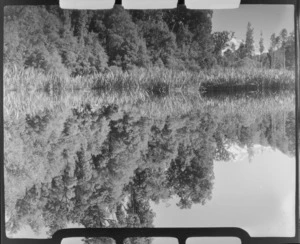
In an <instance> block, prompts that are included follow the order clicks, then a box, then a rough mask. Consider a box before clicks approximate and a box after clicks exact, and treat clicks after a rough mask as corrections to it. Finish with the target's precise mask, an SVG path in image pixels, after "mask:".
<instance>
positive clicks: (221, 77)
mask: <svg viewBox="0 0 300 244" xmlns="http://www.w3.org/2000/svg"><path fill="white" fill-rule="evenodd" d="M203 75H204V76H203V80H202V82H201V87H200V90H203V91H207V92H210V91H221V90H233V91H239V90H267V89H272V90H279V89H280V90H282V89H283V90H287V89H289V90H292V89H294V88H295V72H293V71H289V70H277V69H258V68H255V69H254V68H253V69H249V68H248V69H246V68H240V69H213V70H210V71H209V72H205V73H204V74H203Z"/></svg>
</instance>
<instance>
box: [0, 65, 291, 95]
mask: <svg viewBox="0 0 300 244" xmlns="http://www.w3.org/2000/svg"><path fill="white" fill-rule="evenodd" d="M4 88H5V91H21V92H22V91H25V90H30V91H32V90H33V91H46V92H48V93H52V92H57V91H61V90H72V91H74V90H82V89H90V90H118V91H120V90H126V91H132V90H145V91H146V92H147V93H149V94H152V95H154V96H165V95H167V94H168V93H169V91H170V90H171V89H178V90H189V89H192V90H200V91H207V92H210V91H218V90H267V89H273V90H274V89H277V90H279V89H280V90H283V89H284V90H286V89H289V90H293V89H294V88H295V75H294V72H293V71H288V70H269V69H212V70H207V71H200V72H190V71H179V70H171V69H162V68H155V67H153V68H149V69H144V68H139V69H138V68H136V69H133V70H130V71H122V70H113V71H110V70H107V71H106V72H103V73H98V74H93V75H88V76H82V77H81V76H77V77H69V76H68V75H60V76H58V75H56V74H48V75H46V74H43V73H41V72H38V71H37V70H34V69H24V68H16V67H5V68H4Z"/></svg>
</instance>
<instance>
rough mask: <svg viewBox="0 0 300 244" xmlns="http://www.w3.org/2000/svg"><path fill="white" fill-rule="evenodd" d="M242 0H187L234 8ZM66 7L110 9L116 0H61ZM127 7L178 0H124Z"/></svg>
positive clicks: (195, 6)
mask: <svg viewBox="0 0 300 244" xmlns="http://www.w3.org/2000/svg"><path fill="white" fill-rule="evenodd" d="M240 2H241V0H186V1H185V3H186V6H187V7H188V8H189V9H234V8H238V7H239V5H240ZM59 4H60V7H61V8H64V9H110V8H112V7H113V5H114V0H60V3H59ZM122 5H123V6H124V8H126V9H165V8H169V9H172V8H175V7H176V5H177V0H156V1H155V0H154V1H153V0H123V2H122Z"/></svg>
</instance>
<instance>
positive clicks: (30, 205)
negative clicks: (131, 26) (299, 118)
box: [5, 105, 295, 243]
mask: <svg viewBox="0 0 300 244" xmlns="http://www.w3.org/2000/svg"><path fill="white" fill-rule="evenodd" d="M294 127H295V115H294V113H293V112H284V111H281V112H276V113H272V112H271V111H269V112H265V114H263V115H261V114H260V115H259V116H257V115H255V114H253V118H252V119H251V121H249V120H247V119H245V118H244V117H243V116H241V114H239V113H236V114H223V115H220V114H216V113H214V112H212V111H211V112H208V111H205V112H195V113H193V114H192V113H190V114H188V115H184V116H180V117H178V118H170V117H167V119H164V120H158V119H156V120H154V119H149V118H145V117H141V116H140V115H139V114H137V113H136V114H135V113H133V112H132V113H127V112H122V111H121V110H120V109H119V108H118V106H116V105H110V106H105V107H102V108H100V109H93V108H92V107H91V106H90V105H85V106H82V107H80V108H77V109H73V110H71V111H69V112H68V113H66V112H65V111H63V112H61V113H55V114H54V113H52V112H49V111H45V112H44V113H41V114H39V115H36V116H27V118H26V121H25V122H23V123H15V124H10V126H6V128H5V175H6V177H5V184H6V186H5V190H6V192H5V193H6V200H5V201H6V212H7V213H8V215H10V216H9V217H8V220H7V224H6V228H7V230H8V233H11V234H12V233H15V232H17V231H18V230H19V229H20V227H21V226H23V225H28V226H30V227H31V228H32V229H33V230H34V231H35V232H39V231H40V229H41V227H46V228H47V229H48V234H49V235H51V234H53V233H54V232H55V231H56V230H58V229H61V228H66V227H67V224H68V223H77V224H80V225H83V226H85V227H153V219H154V217H155V213H154V212H153V211H152V209H151V206H150V202H151V201H153V202H156V203H158V202H159V201H161V200H167V199H170V198H171V197H173V196H177V197H178V198H179V202H178V203H177V205H178V206H179V207H180V208H190V207H191V206H192V205H193V204H205V202H206V201H207V200H210V199H211V197H212V188H213V179H214V173H213V161H214V160H218V161H228V160H230V159H231V158H232V154H231V153H230V151H229V150H228V148H229V146H230V145H233V144H237V145H239V146H246V147H247V148H248V151H249V152H250V153H251V148H252V147H253V145H254V144H260V145H268V146H272V147H274V148H277V149H279V150H281V151H282V152H284V153H286V154H289V155H293V154H294V151H295V132H294ZM17 182H22V185H20V184H18V183H17ZM145 241H146V240H144V242H145ZM86 243H97V240H96V239H94V240H93V239H89V240H86ZM134 243H135V242H134Z"/></svg>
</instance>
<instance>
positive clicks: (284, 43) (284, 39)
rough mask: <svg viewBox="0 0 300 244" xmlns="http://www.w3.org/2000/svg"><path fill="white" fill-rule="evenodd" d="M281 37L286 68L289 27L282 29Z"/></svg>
mask: <svg viewBox="0 0 300 244" xmlns="http://www.w3.org/2000/svg"><path fill="white" fill-rule="evenodd" d="M280 38H281V48H282V49H283V50H282V51H283V68H284V69H285V66H286V46H287V41H288V32H287V29H285V28H284V29H282V30H281V32H280Z"/></svg>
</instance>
